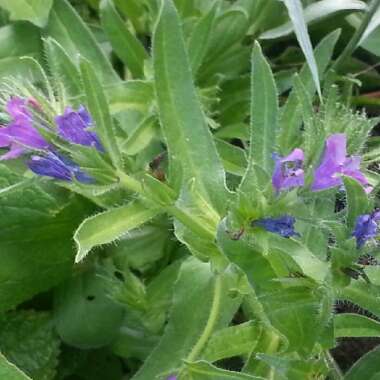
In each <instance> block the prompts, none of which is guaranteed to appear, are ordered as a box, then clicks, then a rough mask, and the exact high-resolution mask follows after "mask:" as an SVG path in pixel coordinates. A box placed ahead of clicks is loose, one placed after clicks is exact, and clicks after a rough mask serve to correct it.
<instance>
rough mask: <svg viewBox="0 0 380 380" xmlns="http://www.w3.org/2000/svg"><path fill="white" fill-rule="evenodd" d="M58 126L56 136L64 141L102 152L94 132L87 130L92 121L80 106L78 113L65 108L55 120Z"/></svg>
mask: <svg viewBox="0 0 380 380" xmlns="http://www.w3.org/2000/svg"><path fill="white" fill-rule="evenodd" d="M55 121H56V123H57V126H58V134H59V136H60V137H62V138H63V139H64V140H66V141H68V142H71V143H74V144H79V145H85V146H93V147H95V148H96V149H97V150H99V151H101V152H103V151H104V149H103V146H102V144H101V142H100V141H99V138H98V136H97V135H96V133H95V132H92V131H90V130H89V129H90V128H91V126H92V124H93V123H92V119H91V116H90V114H89V113H88V112H87V110H86V108H84V107H83V106H80V107H79V109H78V111H74V110H73V109H72V108H71V107H67V108H66V110H65V112H64V114H63V115H59V116H57V117H56V118H55Z"/></svg>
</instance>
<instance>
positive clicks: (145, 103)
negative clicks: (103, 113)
mask: <svg viewBox="0 0 380 380" xmlns="http://www.w3.org/2000/svg"><path fill="white" fill-rule="evenodd" d="M104 91H105V92H106V94H107V99H108V101H109V107H110V110H111V113H112V114H117V113H119V112H123V111H139V112H141V113H142V114H144V115H146V114H147V113H148V112H149V108H150V107H151V106H152V103H153V100H154V87H153V84H152V83H151V82H147V81H140V80H136V81H132V80H130V81H127V82H120V83H118V84H116V85H112V86H107V87H105V88H104Z"/></svg>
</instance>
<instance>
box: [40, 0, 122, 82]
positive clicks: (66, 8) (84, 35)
mask: <svg viewBox="0 0 380 380" xmlns="http://www.w3.org/2000/svg"><path fill="white" fill-rule="evenodd" d="M46 34H47V36H50V37H52V38H54V39H55V40H56V41H57V42H58V43H59V44H60V45H61V46H62V47H63V48H64V49H65V51H66V52H67V53H68V54H69V56H70V57H71V58H72V59H74V60H75V61H76V63H77V61H78V58H79V55H80V56H83V57H85V58H86V59H88V60H89V61H90V62H91V63H92V64H93V65H94V67H95V68H96V71H97V72H98V73H100V74H101V76H102V78H103V79H104V80H105V81H106V82H107V84H108V83H115V82H118V81H119V78H118V76H117V74H116V72H115V71H114V69H113V68H112V65H111V62H110V61H109V60H108V58H107V57H106V55H105V54H104V52H103V51H102V49H101V48H100V46H99V45H98V43H97V42H96V39H95V37H94V35H93V34H92V33H91V30H90V29H89V28H88V26H87V25H86V24H85V23H84V22H83V20H82V19H81V18H80V16H79V15H78V13H77V12H76V11H75V9H74V8H73V7H72V6H71V5H70V4H69V3H68V1H67V0H59V1H55V2H54V6H53V8H52V9H51V14H50V18H49V23H48V25H47V27H46Z"/></svg>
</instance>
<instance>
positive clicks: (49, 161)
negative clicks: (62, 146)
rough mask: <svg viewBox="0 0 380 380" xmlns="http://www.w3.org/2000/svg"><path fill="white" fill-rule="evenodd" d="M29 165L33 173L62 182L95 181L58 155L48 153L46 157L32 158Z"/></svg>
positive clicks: (75, 165) (71, 162) (65, 158)
mask: <svg viewBox="0 0 380 380" xmlns="http://www.w3.org/2000/svg"><path fill="white" fill-rule="evenodd" d="M27 165H28V167H29V169H30V170H31V171H32V172H33V173H35V174H38V175H40V176H45V177H51V178H55V179H59V180H62V181H72V180H73V178H75V179H76V180H77V181H79V182H82V183H92V182H93V179H92V178H91V177H90V176H89V175H87V174H86V173H85V172H83V171H82V170H81V169H80V167H79V166H78V165H77V164H75V163H74V162H73V161H71V160H69V159H68V158H67V157H64V156H62V155H60V154H58V153H53V152H48V153H47V154H46V155H44V156H32V157H31V159H30V160H29V161H28V163H27Z"/></svg>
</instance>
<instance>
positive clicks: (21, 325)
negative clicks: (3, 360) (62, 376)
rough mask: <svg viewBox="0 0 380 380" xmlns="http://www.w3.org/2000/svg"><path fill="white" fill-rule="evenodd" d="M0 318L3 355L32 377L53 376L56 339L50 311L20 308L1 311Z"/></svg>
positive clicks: (49, 379)
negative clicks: (6, 311) (5, 311)
mask: <svg viewBox="0 0 380 380" xmlns="http://www.w3.org/2000/svg"><path fill="white" fill-rule="evenodd" d="M0 322H1V327H0V350H1V352H2V353H3V354H4V355H5V356H6V357H7V359H8V360H9V361H10V362H12V363H13V364H15V365H17V367H18V368H20V369H22V370H23V371H24V372H25V373H26V374H27V375H29V376H30V377H31V378H32V379H38V380H53V379H54V378H55V376H56V367H57V365H58V355H59V344H60V341H59V339H58V337H57V335H56V334H55V332H54V329H53V323H52V318H51V315H49V314H48V313H46V312H35V311H32V310H20V311H15V312H11V313H7V314H4V315H3V316H1V317H0ZM4 379H8V377H5V378H4Z"/></svg>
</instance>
